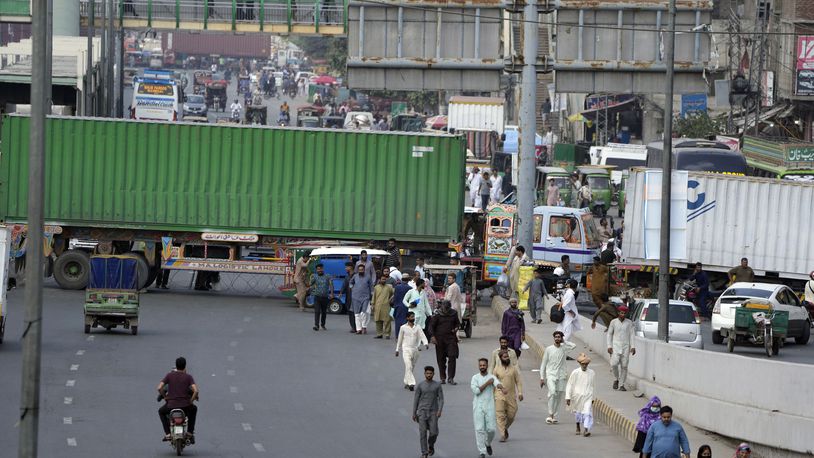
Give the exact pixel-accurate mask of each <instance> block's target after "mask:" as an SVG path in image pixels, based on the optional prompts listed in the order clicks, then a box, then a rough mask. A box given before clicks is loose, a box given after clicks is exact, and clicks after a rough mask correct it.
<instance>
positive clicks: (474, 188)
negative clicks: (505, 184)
mask: <svg viewBox="0 0 814 458" xmlns="http://www.w3.org/2000/svg"><path fill="white" fill-rule="evenodd" d="M482 180H483V177H482V176H481V174H480V168H478V167H477V166H476V167H474V168H472V172H471V173H470V174H469V176H468V177H467V179H466V183H467V185H469V200H470V201H472V206H473V207H480V206H481V204H480V200H479V199H480V194H479V191H480V184H481V181H482Z"/></svg>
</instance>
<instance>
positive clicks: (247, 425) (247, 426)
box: [243, 423, 252, 431]
mask: <svg viewBox="0 0 814 458" xmlns="http://www.w3.org/2000/svg"><path fill="white" fill-rule="evenodd" d="M251 430H252V424H251V423H243V431H251Z"/></svg>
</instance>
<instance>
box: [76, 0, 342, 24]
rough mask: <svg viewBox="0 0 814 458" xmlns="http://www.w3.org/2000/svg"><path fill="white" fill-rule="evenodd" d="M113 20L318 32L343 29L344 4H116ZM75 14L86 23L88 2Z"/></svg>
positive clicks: (311, 0)
mask: <svg viewBox="0 0 814 458" xmlns="http://www.w3.org/2000/svg"><path fill="white" fill-rule="evenodd" d="M102 1H104V0H96V3H95V6H94V16H95V18H96V19H97V20H98V19H101V17H102V8H101V2H102ZM114 8H115V12H114V14H115V17H117V18H119V19H121V20H146V21H147V24H148V25H149V26H152V25H153V24H152V23H153V22H154V21H160V22H161V23H162V24H166V23H167V22H174V23H175V28H183V26H182V23H187V24H188V23H200V24H202V28H204V29H206V28H209V25H210V24H211V25H215V24H217V25H220V27H218V28H219V29H222V28H223V25H224V24H226V25H231V27H232V29H235V30H236V29H237V28H238V25H239V24H257V25H258V26H260V27H259V29H260V30H263V26H287V27H288V29H289V30H290V29H291V28H292V26H299V25H312V26H314V27H315V28H316V31H317V32H319V27H320V26H339V27H344V26H345V25H346V20H345V19H346V8H345V5H344V2H342V1H337V0H306V1H296V0H221V1H214V0H116V6H115V7H114ZM79 14H80V16H81V17H82V18H85V19H87V18H88V16H89V15H90V0H80V4H79Z"/></svg>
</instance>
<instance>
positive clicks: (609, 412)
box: [492, 296, 636, 444]
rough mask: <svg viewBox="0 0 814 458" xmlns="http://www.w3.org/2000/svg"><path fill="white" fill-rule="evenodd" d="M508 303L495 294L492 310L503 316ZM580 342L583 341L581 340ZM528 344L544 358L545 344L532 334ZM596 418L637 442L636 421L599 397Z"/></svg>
mask: <svg viewBox="0 0 814 458" xmlns="http://www.w3.org/2000/svg"><path fill="white" fill-rule="evenodd" d="M508 304H509V303H508V301H507V300H506V299H503V298H502V297H500V296H494V297H493V298H492V312H494V314H495V316H496V317H497V318H498V319H501V318H502V317H503V312H504V311H506V309H507V308H508ZM574 340H579V339H574ZM580 343H582V342H581V341H580ZM526 344H527V345H528V346H529V347H530V350H531V351H534V352H535V353H537V357H538V358H540V359H541V360H542V359H543V353H544V352H545V346H543V345H540V343H539V342H537V341H536V340H534V338H533V337H532V336H530V335H526ZM583 345H584V343H583ZM594 419H596V420H598V421H600V422H602V423H604V424H605V425H607V426H608V428H609V429H610V430H611V431H613V432H614V433H616V435H618V436H619V437H621V438H623V439H625V440H627V441H628V442H630V443H631V444H633V443H635V442H636V422H635V421H633V420H631V419H629V418H627V417H626V416H625V415H623V414H622V413H621V412H619V411H618V410H616V409H614V408H613V407H611V406H610V405H608V404H607V403H606V402H605V401H603V400H602V399H600V398H597V397H594Z"/></svg>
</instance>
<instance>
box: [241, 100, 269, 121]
mask: <svg viewBox="0 0 814 458" xmlns="http://www.w3.org/2000/svg"><path fill="white" fill-rule="evenodd" d="M243 123H244V124H249V125H260V126H265V125H268V107H266V106H262V105H260V106H258V105H246V115H245V116H244V121H243Z"/></svg>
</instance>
